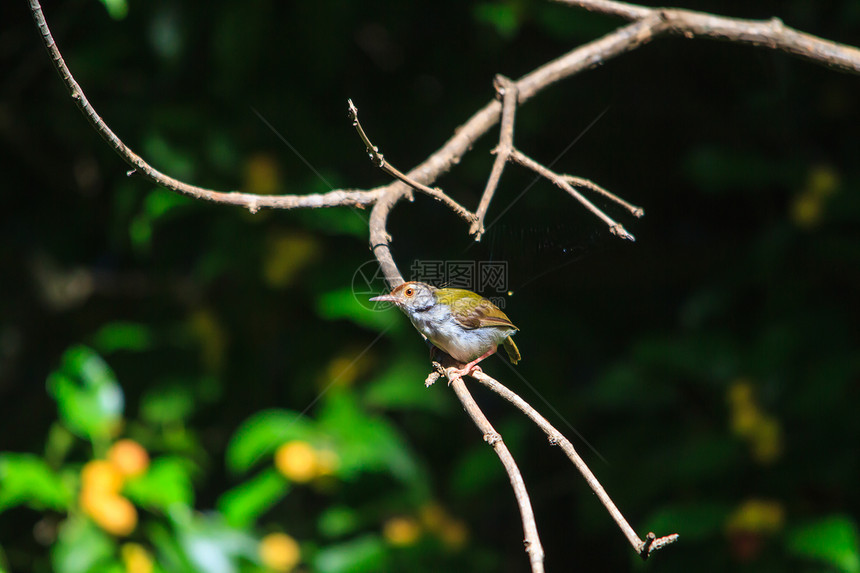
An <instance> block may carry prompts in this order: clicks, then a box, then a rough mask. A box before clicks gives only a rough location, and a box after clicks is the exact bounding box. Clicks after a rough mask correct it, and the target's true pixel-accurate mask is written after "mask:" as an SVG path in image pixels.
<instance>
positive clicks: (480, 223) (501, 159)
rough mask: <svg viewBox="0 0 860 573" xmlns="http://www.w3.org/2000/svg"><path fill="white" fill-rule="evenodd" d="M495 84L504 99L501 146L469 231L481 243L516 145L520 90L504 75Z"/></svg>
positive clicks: (496, 151) (498, 77)
mask: <svg viewBox="0 0 860 573" xmlns="http://www.w3.org/2000/svg"><path fill="white" fill-rule="evenodd" d="M494 83H495V87H496V93H497V94H498V96H499V97H501V99H502V124H501V127H500V129H499V145H498V147H496V149H495V153H496V160H495V161H493V169H492V170H491V171H490V178H489V179H488V180H487V186H486V187H485V188H484V194H483V195H481V202H480V203H479V204H478V210H477V211H475V222H474V223H472V228H471V229H469V234H471V235H475V240H476V241H480V240H481V235H483V234H484V217H485V216H486V215H487V209H489V208H490V201H492V200H493V195H494V194H495V192H496V189H497V188H498V186H499V179H501V177H502V171H504V169H505V164H507V162H508V158H509V157H510V155H511V152H512V151H513V145H514V117H515V115H516V111H517V97H519V90H518V89H517V84H516V83H514V82H512V81H511V80H509V79H508V78H506V77H504V76H502V75H498V76H496V79H495V82H494Z"/></svg>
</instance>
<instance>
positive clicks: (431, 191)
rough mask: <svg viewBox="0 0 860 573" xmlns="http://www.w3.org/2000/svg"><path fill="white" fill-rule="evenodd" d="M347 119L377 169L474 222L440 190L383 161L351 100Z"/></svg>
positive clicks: (472, 216)
mask: <svg viewBox="0 0 860 573" xmlns="http://www.w3.org/2000/svg"><path fill="white" fill-rule="evenodd" d="M349 118H350V119H351V120H352V126H353V127H354V128H355V130H356V131H357V132H358V136H359V137H360V138H361V140H362V141H363V142H364V145H365V147H366V148H367V154H368V155H369V156H370V160H371V161H373V162H374V163H375V164H376V166H377V167H379V168H380V169H382V170H383V171H385V172H386V173H388V174H389V175H391V176H392V177H394V178H395V179H399V180H400V181H403V182H404V183H406V184H407V185H409V186H410V187H412V188H413V189H416V190H418V191H421V192H422V193H425V194H427V195H429V196H430V197H433V198H434V199H436V200H437V201H442V202H443V203H445V204H446V205H447V206H448V207H450V208H451V210H452V211H454V213H456V214H457V215H459V216H460V217H461V218H462V219H464V220H465V221H466V222H467V223H474V222H475V215H473V214H472V212H471V211H469V210H468V209H466V208H465V207H463V206H462V205H460V204H459V203H457V202H456V201H454V200H453V199H451V197H449V196H448V195H446V194H445V193H444V192H443V191H442V190H441V189H438V188H433V187H428V186H426V185H424V184H423V183H421V182H420V181H415V180H414V179H412V178H411V177H409V176H408V175H404V174H403V173H402V172H401V171H400V170H399V169H397V168H396V167H394V166H393V165H391V164H390V163H389V162H387V161H386V160H385V157H383V155H382V153H381V152H380V151H379V148H378V147H376V146H375V145H373V144H372V143H371V142H370V138H368V137H367V133H365V131H364V128H363V127H362V126H361V122H360V121H358V108H357V107H355V104H354V103H352V100H349Z"/></svg>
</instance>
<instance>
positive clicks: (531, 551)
mask: <svg viewBox="0 0 860 573" xmlns="http://www.w3.org/2000/svg"><path fill="white" fill-rule="evenodd" d="M449 380H450V381H451V386H452V387H453V388H454V392H455V393H456V394H457V398H459V400H460V402H461V403H462V404H463V408H465V410H466V413H467V414H469V416H470V417H471V418H472V421H474V422H475V425H476V426H478V429H479V430H481V432H482V433H483V434H484V441H486V442H487V443H488V444H490V445H491V446H492V447H493V450H494V451H495V452H496V455H497V456H499V460H501V462H502V465H503V466H504V467H505V471H506V472H508V477H509V478H510V480H511V487H512V488H513V490H514V496H515V497H516V498H517V504H518V505H519V506H520V516H521V517H522V520H523V534H524V535H525V546H526V552H527V553H528V555H529V562H530V563H531V568H532V573H542V572H543V570H544V569H543V560H544V552H543V546H542V545H541V542H540V537H539V536H538V531H537V523H536V522H535V516H534V511H533V510H532V505H531V501H530V500H529V493H528V491H527V490H526V484H525V482H524V481H523V476H522V474H520V470H519V468H518V467H517V463H516V461H514V457H513V456H512V455H511V452H510V451H509V450H508V447H507V446H506V445H505V442H504V441H502V436H501V435H500V434H499V433H498V432H496V430H495V428H493V425H492V424H491V423H490V421H489V420H488V419H487V417H486V416H485V415H484V413H483V412H482V411H481V409H480V408H479V407H478V404H477V403H476V402H475V399H474V398H472V394H471V393H469V390H468V388H466V383H465V382H463V378H461V377H460V376H453V379H452V378H451V377H449Z"/></svg>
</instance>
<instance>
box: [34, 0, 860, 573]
mask: <svg viewBox="0 0 860 573" xmlns="http://www.w3.org/2000/svg"><path fill="white" fill-rule="evenodd" d="M28 1H29V4H30V10H31V13H32V15H33V19H34V21H35V23H36V27H37V28H38V30H39V33H40V35H41V38H42V42H43V43H44V45H45V48H46V49H47V51H48V54H49V56H50V58H51V61H52V63H53V64H54V67H55V69H56V70H57V73H58V74H59V76H60V79H61V80H62V82H63V83H64V84H65V85H66V87H67V89H68V90H69V94H70V95H71V97H72V99H73V100H74V102H75V104H76V105H77V106H78V108H79V109H80V110H81V112H82V113H83V114H84V116H85V117H86V118H87V121H88V122H89V123H90V124H91V125H92V127H93V128H94V129H95V130H96V131H97V132H98V133H99V135H101V137H102V138H104V139H105V141H106V142H107V143H108V145H110V147H111V148H113V149H114V151H115V152H116V153H117V154H118V155H119V156H120V157H121V158H122V159H123V160H124V161H125V162H126V163H128V164H129V165H130V166H131V167H132V170H131V171H130V172H129V175H131V174H133V173H137V174H139V175H141V176H142V177H144V178H146V179H147V180H149V181H150V182H152V183H154V184H156V185H160V186H162V187H165V188H167V189H170V190H172V191H175V192H177V193H182V194H184V195H188V196H191V197H194V198H198V199H204V200H207V201H212V202H216V203H223V204H227V205H237V206H241V207H244V208H247V209H249V210H250V211H251V212H256V211H257V210H258V209H260V208H263V207H268V208H273V209H295V208H323V207H336V206H353V207H367V206H372V207H373V209H372V211H371V216H370V225H369V234H370V244H371V248H372V250H373V253H374V256H375V257H376V258H377V260H378V261H379V264H380V267H381V269H382V271H383V273H384V276H385V278H386V280H387V281H388V283H389V285H391V286H392V287H394V286H397V285H398V284H400V283H402V282H403V277H402V275H401V274H400V271H399V270H398V268H397V265H396V263H395V261H394V258H393V257H392V255H391V249H390V242H391V236H390V235H389V234H388V232H387V231H386V225H387V221H388V216H389V215H390V213H391V210H392V209H393V207H394V206H395V205H396V204H397V203H398V202H400V201H401V200H402V199H405V198H407V199H408V198H411V190H412V189H416V190H418V191H420V192H422V193H426V194H427V195H429V196H431V197H434V198H435V199H437V200H439V201H441V202H442V203H443V204H445V205H446V206H447V207H448V208H450V209H451V210H452V211H453V212H454V213H456V214H457V215H458V216H459V217H460V218H462V219H464V220H465V221H467V222H468V223H470V229H469V231H470V233H471V234H473V235H474V236H475V239H476V240H479V239H480V238H481V235H482V234H483V233H484V231H485V229H484V226H483V221H484V217H485V215H486V213H487V210H488V209H489V206H490V203H491V201H492V199H493V196H494V194H495V191H496V189H497V188H498V185H499V180H500V178H501V175H502V171H503V170H504V165H505V162H506V161H507V160H511V161H515V162H517V163H519V164H520V165H523V166H525V167H527V168H529V169H532V170H533V171H535V172H536V173H538V174H540V175H541V176H543V177H545V178H547V179H548V180H550V181H552V182H553V183H554V184H556V185H558V186H559V187H561V188H562V189H564V190H565V191H566V192H568V193H570V194H571V195H572V196H573V197H574V198H576V199H577V200H578V201H579V202H580V203H581V204H582V205H584V206H585V207H586V208H587V209H589V210H590V211H591V212H592V213H594V214H595V215H597V216H598V217H600V218H601V219H602V220H603V221H604V222H605V223H606V224H607V225H609V227H610V230H611V231H612V232H613V233H615V234H616V235H618V236H620V237H623V238H627V239H630V240H633V236H632V235H630V234H629V233H628V232H627V231H626V230H625V229H624V227H622V226H621V225H620V224H619V223H617V222H615V221H614V220H613V219H611V218H610V217H608V216H607V215H605V214H604V213H603V212H602V211H601V210H600V209H598V208H597V207H596V206H595V205H593V204H592V203H591V202H590V201H588V200H587V199H586V198H585V197H583V196H582V195H581V194H580V193H579V192H578V191H577V190H576V187H579V188H582V189H588V190H590V191H593V192H596V193H599V194H601V195H603V196H604V197H606V198H607V199H609V200H611V201H614V202H616V203H618V204H619V205H621V206H622V207H624V208H625V209H627V210H628V211H629V212H630V213H631V214H633V215H634V216H636V217H641V216H642V214H643V211H642V209H641V208H639V207H636V206H635V205H631V204H630V203H627V202H626V201H624V200H623V199H620V198H618V197H616V196H615V195H613V194H612V193H609V192H608V191H606V190H604V189H603V188H601V187H600V186H598V185H596V184H594V183H591V182H590V181H588V180H585V179H582V178H578V177H574V176H570V175H561V174H558V173H555V172H554V171H552V170H550V169H549V168H547V167H545V166H543V165H541V164H539V163H537V162H536V161H534V160H532V159H530V158H529V157H527V156H525V155H524V154H522V153H521V152H519V151H518V150H516V149H515V148H514V147H513V129H514V120H515V112H516V108H517V106H521V105H523V104H525V103H526V102H527V101H529V100H530V99H531V98H533V97H534V96H535V95H537V94H538V93H540V92H541V91H543V90H544V89H546V88H547V87H549V86H552V85H554V84H556V83H558V82H560V81H561V80H563V79H566V78H569V77H571V76H574V75H576V74H578V73H580V72H583V71H586V70H588V69H590V68H593V67H595V66H598V65H601V64H604V63H606V62H607V61H609V60H611V59H612V58H614V57H616V56H619V55H621V54H625V53H627V52H631V51H633V50H635V49H637V48H639V47H641V46H643V45H645V44H647V43H648V42H650V41H652V40H654V39H657V38H660V37H663V36H667V35H679V36H682V37H684V38H711V39H719V40H724V41H729V42H734V43H741V44H751V45H754V46H759V47H766V48H770V49H774V50H778V51H782V52H786V53H789V54H792V55H794V56H797V57H800V58H803V59H806V60H808V61H811V62H813V63H816V64H820V65H825V66H829V67H832V68H834V69H837V70H840V71H845V72H849V73H854V74H860V50H858V49H857V48H855V47H852V46H846V45H844V44H839V43H836V42H830V41H828V40H823V39H821V38H817V37H815V36H812V35H810V34H805V33H803V32H798V31H797V30H794V29H792V28H789V27H787V26H785V25H784V24H783V23H782V22H781V21H780V20H779V19H777V18H774V19H771V20H768V21H753V20H741V19H734V18H725V17H721V16H715V15H712V14H706V13H702V12H694V11H691V10H681V9H676V8H647V7H643V6H636V5H633V4H627V3H624V2H616V1H613V0H556V1H558V2H562V3H564V4H567V5H570V6H574V7H579V8H584V9H586V10H592V11H595V12H600V13H603V14H607V15H611V16H616V17H621V18H624V19H627V20H630V21H631V23H630V24H628V25H626V26H623V27H621V28H619V29H617V30H615V31H613V32H611V33H609V34H607V35H606V36H604V37H602V38H599V39H596V40H594V41H592V42H589V43H587V44H584V45H582V46H579V47H577V48H575V49H573V50H571V51H570V52H569V53H567V54H565V55H563V56H561V57H559V58H557V59H555V60H553V61H551V62H548V63H546V64H544V65H542V66H540V67H538V68H536V69H535V70H533V71H532V72H530V73H528V74H526V75H525V76H523V77H522V78H520V79H519V80H517V81H512V80H508V79H506V78H503V77H501V76H500V77H499V78H498V80H497V86H496V89H497V95H498V96H499V97H498V99H494V100H492V101H490V102H489V103H488V104H486V105H485V106H484V107H482V108H481V109H480V110H478V111H477V112H476V113H475V114H474V115H473V116H472V117H471V118H470V119H469V120H468V121H466V123H464V124H463V125H462V126H461V127H460V128H459V129H457V130H456V131H455V133H454V135H453V136H452V137H451V138H450V139H449V140H448V141H447V142H445V144H444V145H442V147H440V148H439V149H438V150H437V151H436V152H434V153H433V154H431V155H430V156H429V157H428V158H427V159H426V160H425V161H424V162H423V163H421V164H420V165H418V166H417V167H415V168H413V169H412V170H410V171H409V172H408V173H405V174H404V173H403V172H401V171H399V170H397V169H395V168H394V167H393V166H391V165H390V164H388V163H387V162H386V161H385V160H384V158H383V156H382V154H381V153H379V151H378V149H377V148H376V147H374V146H373V145H372V144H371V142H370V140H369V138H368V137H367V135H366V134H365V133H364V130H363V129H362V128H361V125H360V123H359V122H358V115H357V113H358V111H357V109H355V106H353V105H352V102H350V114H351V117H352V118H353V122H354V125H355V127H356V130H357V131H358V133H359V136H360V137H361V139H362V141H363V142H364V144H365V146H366V147H367V150H368V153H369V154H370V155H371V158H372V159H373V160H374V162H375V163H376V164H377V165H378V166H379V167H380V168H382V169H384V170H385V171H386V172H387V173H389V174H390V175H391V176H392V177H395V178H396V179H397V181H395V182H392V183H390V184H388V185H385V186H382V187H377V188H375V189H370V190H355V189H337V190H332V191H331V192H329V193H322V194H312V195H282V196H271V195H255V194H250V193H238V192H222V191H215V190H211V189H205V188H202V187H197V186H195V185H189V184H187V183H184V182H182V181H179V180H177V179H174V178H172V177H170V176H168V175H165V174H164V173H161V172H160V171H158V170H156V169H155V168H153V167H152V166H151V165H149V164H148V163H147V162H146V161H144V160H143V159H142V158H141V157H140V156H138V155H137V154H135V153H134V152H133V151H132V150H131V149H130V148H129V147H128V146H127V145H125V143H123V141H122V140H121V139H120V138H119V137H118V136H117V135H116V134H115V133H114V132H113V131H112V130H111V129H110V128H109V127H108V126H107V124H106V123H105V122H104V121H103V120H102V118H101V117H100V116H99V115H98V113H96V111H95V109H94V108H93V107H92V105H91V104H90V103H89V101H88V100H87V98H86V95H85V94H84V92H83V90H82V89H81V87H80V86H79V85H78V83H77V82H76V81H75V79H74V77H73V76H72V73H71V71H70V70H69V69H68V67H67V66H66V64H65V62H64V60H63V57H62V55H61V53H60V51H59V49H58V48H57V46H56V44H55V42H54V39H53V37H52V36H51V32H50V30H49V28H48V25H47V23H46V21H45V18H44V15H43V14H42V9H41V6H40V4H39V1H38V0H28ZM500 118H501V120H502V125H501V129H500V133H499V145H498V146H497V148H496V159H495V161H494V163H493V168H492V170H491V173H490V176H489V179H488V181H487V185H486V187H485V189H484V192H483V194H482V196H481V200H480V203H479V205H478V207H477V209H476V211H475V213H472V212H470V211H469V210H468V209H466V208H465V207H463V206H461V205H460V204H459V203H457V202H456V201H455V200H454V199H452V198H451V197H449V196H448V195H446V194H445V193H444V192H442V191H441V190H440V189H435V188H432V187H430V185H431V184H432V183H433V182H434V181H436V180H437V179H438V178H439V177H440V176H441V175H443V174H444V173H446V172H448V171H449V170H450V169H451V168H452V167H453V166H454V165H456V164H457V163H459V162H460V160H461V159H462V157H463V156H464V155H465V154H466V153H467V152H468V151H469V150H470V149H471V148H472V145H473V144H474V142H475V141H476V140H477V139H478V138H480V137H481V136H483V135H484V134H485V133H487V132H488V131H489V130H490V129H491V128H492V127H493V126H494V125H495V124H496V123H497V122H499V120H500ZM473 376H474V377H475V378H476V379H478V380H479V381H481V382H482V383H483V384H485V385H486V386H487V387H488V388H490V389H491V390H493V391H494V392H496V393H498V394H499V395H501V396H503V397H505V398H506V399H508V400H509V401H511V403H513V404H514V405H515V406H517V407H518V408H520V410H522V411H523V412H524V413H526V415H527V416H529V418H531V419H532V420H533V421H534V422H535V424H537V425H538V426H539V427H541V429H543V430H544V432H546V433H547V435H548V436H549V438H550V441H551V442H552V443H556V444H558V445H559V446H561V447H562V449H563V450H564V451H565V453H566V454H567V455H568V457H569V458H570V459H571V461H572V462H573V463H574V464H575V465H576V466H577V468H579V470H580V472H582V474H583V476H584V477H585V479H586V481H587V482H588V483H589V485H590V486H591V488H592V489H593V490H594V492H595V494H597V496H598V497H599V498H600V499H601V501H602V502H603V503H604V505H605V506H606V508H607V510H608V511H609V513H610V514H611V515H612V517H613V518H614V519H615V520H616V522H617V523H618V525H619V527H620V528H621V530H622V531H623V532H624V534H625V536H626V537H627V538H628V540H629V541H630V543H631V544H632V545H633V547H634V549H635V550H636V551H637V553H639V555H640V556H642V557H643V559H644V558H647V557H648V555H649V554H650V553H652V552H653V551H655V550H657V549H659V548H661V547H663V546H665V545H667V544H669V543H672V542H673V541H675V539H677V535H669V536H665V537H661V538H657V537H656V536H655V535H654V534H653V533H649V534H648V535H647V536H646V538H645V540H642V539H640V538H639V537H638V536H637V535H636V533H635V532H634V531H633V529H632V528H631V527H630V526H629V524H628V523H627V521H626V520H625V519H624V517H623V516H622V515H621V513H620V512H619V511H618V509H617V507H615V505H614V504H613V503H612V500H611V499H609V496H608V495H606V492H605V491H604V490H603V488H602V486H600V484H599V482H598V481H597V479H596V478H595V477H594V475H593V474H592V473H591V471H590V470H589V469H588V467H587V466H586V465H585V463H584V462H583V461H582V459H581V458H580V457H579V456H578V454H577V453H576V451H575V450H574V449H573V446H572V445H571V444H570V442H569V441H568V440H567V439H566V438H565V437H564V436H563V435H561V434H560V433H559V432H558V431H557V430H555V428H553V427H552V425H550V424H549V422H547V421H546V419H545V418H543V417H542V416H541V415H540V414H538V413H537V412H536V411H535V410H534V409H533V408H531V406H529V405H528V404H527V403H526V402H525V401H524V400H522V398H520V397H519V396H517V395H516V394H514V393H513V392H511V391H510V390H508V389H507V388H505V387H504V386H502V385H501V384H499V383H498V382H497V381H495V380H494V379H492V378H490V377H489V376H486V375H485V374H482V373H480V372H476V373H475V374H473ZM438 377H439V373H438V372H434V373H431V375H430V376H429V377H428V379H427V381H428V383H432V381H434V380H435V379H436V378H438ZM452 386H453V387H454V391H455V392H456V393H457V396H458V398H459V399H460V401H461V402H462V403H463V405H464V407H465V408H466V410H467V411H468V412H469V414H470V416H472V419H473V420H474V421H475V423H476V424H477V425H478V426H479V427H480V428H481V429H482V431H483V432H484V434H485V436H486V437H487V438H488V442H490V443H491V445H493V447H494V449H495V450H496V452H497V454H498V455H499V457H500V459H501V460H502V463H503V464H504V466H505V469H506V470H507V471H508V475H509V476H510V478H511V484H512V486H513V488H514V493H515V495H516V498H517V502H518V504H519V506H520V513H521V516H522V518H523V530H524V532H525V536H526V541H527V551H528V553H529V560H530V563H531V567H532V571H533V572H540V571H543V549H542V547H541V545H540V540H539V538H538V535H537V527H536V525H535V520H534V515H533V511H532V508H531V504H530V502H529V499H528V494H527V492H526V490H525V485H524V483H523V481H522V476H521V475H520V473H519V470H518V469H517V467H516V463H514V461H513V458H512V457H511V455H510V452H509V451H508V450H507V448H506V447H505V446H504V443H503V442H502V441H501V438H500V437H499V436H498V434H497V433H496V432H495V430H494V429H493V428H492V425H491V424H490V423H489V421H488V420H487V419H486V417H485V416H484V415H483V413H482V412H481V411H480V409H479V408H478V406H477V404H476V403H475V402H474V399H472V397H471V395H470V394H469V392H468V389H467V388H466V386H465V383H464V382H463V380H462V378H455V380H453V381H452Z"/></svg>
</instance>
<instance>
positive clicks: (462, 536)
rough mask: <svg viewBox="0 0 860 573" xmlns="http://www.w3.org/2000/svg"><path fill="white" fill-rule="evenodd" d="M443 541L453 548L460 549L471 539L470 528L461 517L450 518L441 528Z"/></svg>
mask: <svg viewBox="0 0 860 573" xmlns="http://www.w3.org/2000/svg"><path fill="white" fill-rule="evenodd" d="M439 537H441V538H442V542H443V543H444V544H445V545H446V546H448V547H450V548H451V549H460V548H461V547H463V546H464V545H465V544H466V541H468V540H469V530H468V528H467V527H466V524H465V523H463V521H461V520H459V519H448V520H446V521H445V523H444V525H443V526H442V529H440V530H439Z"/></svg>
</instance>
